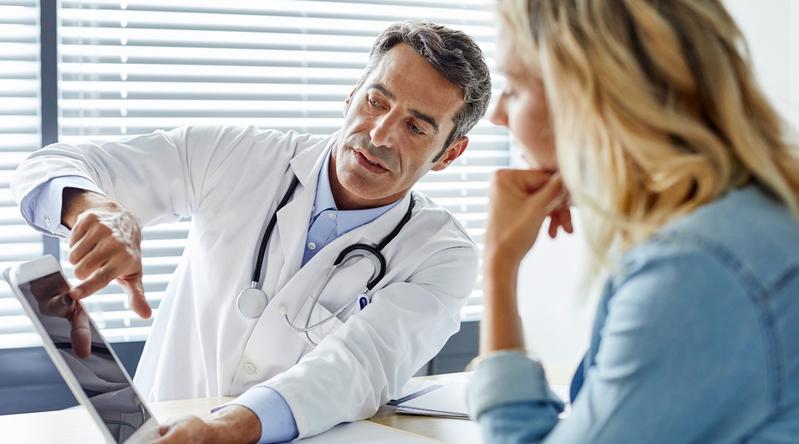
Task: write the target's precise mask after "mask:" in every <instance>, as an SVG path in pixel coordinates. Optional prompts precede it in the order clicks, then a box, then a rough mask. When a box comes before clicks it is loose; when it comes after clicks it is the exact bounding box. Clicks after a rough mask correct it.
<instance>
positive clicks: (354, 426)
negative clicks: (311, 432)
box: [297, 421, 440, 444]
mask: <svg viewBox="0 0 799 444" xmlns="http://www.w3.org/2000/svg"><path fill="white" fill-rule="evenodd" d="M297 442H301V443H303V444H306V443H307V444H357V443H375V442H379V443H381V444H440V441H437V440H435V439H431V438H426V437H424V436H421V435H417V434H415V433H411V432H406V431H404V430H400V429H395V428H392V427H388V426H384V425H380V424H376V423H374V422H369V421H358V422H352V423H349V424H339V425H337V426H335V427H333V428H332V429H330V430H328V431H327V432H325V433H322V434H321V435H316V436H312V437H310V438H305V439H301V440H299V441H297Z"/></svg>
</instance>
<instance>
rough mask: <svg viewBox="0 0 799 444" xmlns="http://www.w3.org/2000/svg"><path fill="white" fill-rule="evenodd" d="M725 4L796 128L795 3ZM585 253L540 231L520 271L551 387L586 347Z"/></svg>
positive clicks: (798, 6) (798, 44) (533, 345)
mask: <svg viewBox="0 0 799 444" xmlns="http://www.w3.org/2000/svg"><path fill="white" fill-rule="evenodd" d="M727 5H728V8H729V9H730V12H731V13H732V15H733V16H734V17H735V18H736V20H738V23H739V25H740V26H741V28H742V30H743V32H744V34H745V36H746V38H747V40H748V42H749V46H750V50H751V52H752V56H753V59H754V63H755V70H756V74H757V76H758V79H759V81H760V82H761V85H762V86H763V88H764V90H765V92H766V94H767V95H768V97H769V98H770V99H771V100H772V102H773V103H774V104H775V106H776V107H777V109H778V110H779V111H780V112H781V113H782V115H783V116H784V117H786V118H787V119H788V120H790V121H792V122H793V124H794V125H795V126H799V0H760V1H753V0H728V1H727ZM585 254H586V253H585V250H584V247H583V245H582V240H581V239H580V238H579V237H578V236H574V237H571V238H564V239H558V240H556V241H551V240H549V238H548V237H547V236H546V235H545V234H543V233H542V235H541V236H540V237H539V241H538V243H537V245H536V246H535V248H534V249H533V251H532V252H531V253H530V255H529V256H528V257H527V259H526V260H525V262H524V264H523V265H522V268H521V273H520V282H519V296H520V302H519V308H520V312H521V316H522V319H523V321H524V324H525V339H526V342H527V346H528V348H529V349H530V350H532V351H535V352H536V353H538V354H539V355H540V356H541V357H542V359H543V362H544V365H545V367H546V368H547V372H548V374H549V376H550V380H551V381H552V382H553V383H568V381H569V379H570V377H571V373H572V372H573V370H574V368H575V367H576V366H577V364H578V363H579V359H580V357H581V356H582V354H583V352H584V351H585V349H586V347H587V344H588V338H589V335H590V328H591V323H592V319H593V311H594V306H595V304H596V297H595V296H596V295H595V294H593V295H587V294H585V292H584V291H581V290H580V288H578V286H579V281H578V278H579V270H580V264H581V261H582V260H583V258H584V257H585ZM581 301H583V302H582V303H581Z"/></svg>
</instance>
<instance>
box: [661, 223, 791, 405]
mask: <svg viewBox="0 0 799 444" xmlns="http://www.w3.org/2000/svg"><path fill="white" fill-rule="evenodd" d="M650 241H651V242H654V243H673V244H684V243H689V245H690V246H692V247H696V246H698V247H699V248H701V249H703V250H705V251H706V252H708V253H709V254H710V255H712V256H713V257H715V258H716V259H717V260H718V261H719V262H720V263H721V264H723V265H724V266H726V267H728V268H729V269H730V270H731V271H732V272H733V275H735V276H736V277H737V278H738V279H739V280H740V282H741V283H742V285H743V287H744V289H745V290H746V293H747V295H748V296H749V300H750V302H751V303H752V306H753V308H754V309H755V312H756V313H757V315H758V318H759V320H760V324H761V328H762V334H763V336H764V340H765V344H766V355H767V359H768V362H767V363H766V365H767V370H768V371H767V374H768V375H770V377H769V379H770V380H769V383H770V384H771V385H772V389H771V398H772V402H773V404H774V410H775V411H779V410H780V409H781V408H782V404H783V399H782V391H783V384H784V379H785V378H784V365H783V362H782V361H783V358H782V356H781V355H780V353H779V346H778V345H779V344H778V340H777V334H776V322H775V319H774V314H773V313H772V311H771V310H770V309H769V307H768V304H766V301H767V300H769V295H770V294H772V293H771V291H772V290H774V289H775V286H774V285H772V286H771V287H770V288H769V287H766V286H765V285H763V283H762V282H761V281H760V279H758V278H757V277H756V276H755V273H754V272H753V271H752V270H751V269H750V268H749V267H747V266H746V265H745V264H744V263H743V262H742V261H741V260H740V259H739V258H738V257H737V255H736V254H735V253H734V252H733V251H731V250H730V249H729V248H727V247H726V246H724V245H723V244H720V243H718V242H715V241H713V240H712V239H708V238H707V237H704V236H701V235H697V234H695V233H686V232H681V231H677V230H674V231H668V232H664V233H658V234H655V235H654V236H652V238H651V240H650ZM797 268H799V266H797ZM790 272H792V270H789V273H790ZM783 278H784V276H783V277H782V278H781V279H779V280H778V281H777V282H778V283H779V282H780V281H781V280H782V279H783Z"/></svg>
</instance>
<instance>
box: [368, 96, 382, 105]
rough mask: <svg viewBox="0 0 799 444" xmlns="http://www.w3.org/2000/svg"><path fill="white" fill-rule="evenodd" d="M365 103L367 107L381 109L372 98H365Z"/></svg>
mask: <svg viewBox="0 0 799 444" xmlns="http://www.w3.org/2000/svg"><path fill="white" fill-rule="evenodd" d="M366 101H367V102H369V106H371V107H372V108H381V107H382V106H381V105H380V102H378V101H377V100H375V99H374V98H372V97H369V96H367V97H366Z"/></svg>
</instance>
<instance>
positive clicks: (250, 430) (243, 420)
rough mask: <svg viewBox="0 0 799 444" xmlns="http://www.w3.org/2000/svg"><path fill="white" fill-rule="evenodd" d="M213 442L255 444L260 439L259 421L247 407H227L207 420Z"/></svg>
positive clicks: (233, 405)
mask: <svg viewBox="0 0 799 444" xmlns="http://www.w3.org/2000/svg"><path fill="white" fill-rule="evenodd" d="M207 423H208V425H209V426H211V428H212V430H213V435H214V439H213V442H224V443H241V444H245V443H247V444H249V443H257V442H258V441H259V440H260V439H261V420H260V419H258V416H257V415H256V414H255V413H254V412H253V411H252V410H250V409H248V408H247V407H244V406H241V405H235V404H231V405H227V406H225V407H224V408H222V409H220V410H217V411H216V413H214V414H213V415H211V416H210V417H209V418H208V419H207Z"/></svg>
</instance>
